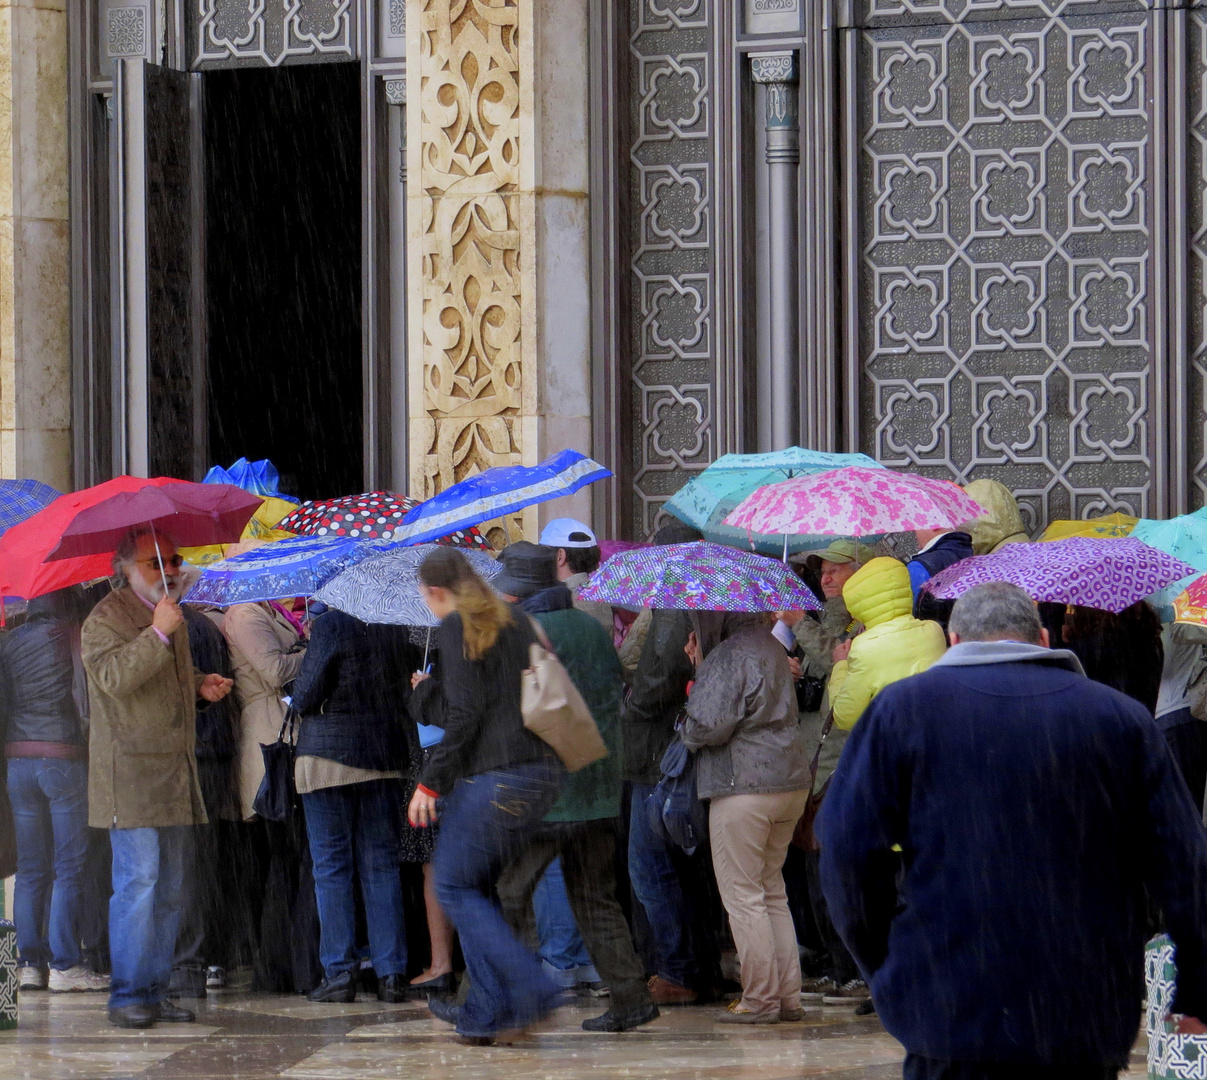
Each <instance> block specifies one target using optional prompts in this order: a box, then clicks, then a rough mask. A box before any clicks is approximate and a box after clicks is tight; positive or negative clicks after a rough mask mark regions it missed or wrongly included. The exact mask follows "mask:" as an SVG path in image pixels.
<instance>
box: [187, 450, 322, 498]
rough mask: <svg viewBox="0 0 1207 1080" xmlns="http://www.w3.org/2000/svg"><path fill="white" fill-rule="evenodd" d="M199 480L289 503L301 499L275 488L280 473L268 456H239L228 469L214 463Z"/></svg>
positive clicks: (278, 481) (279, 478) (279, 479)
mask: <svg viewBox="0 0 1207 1080" xmlns="http://www.w3.org/2000/svg"><path fill="white" fill-rule="evenodd" d="M201 482H202V483H203V484H234V486H235V487H237V488H242V489H243V490H244V491H250V492H251V493H252V494H253V495H261V496H263V497H264V498H266V499H269V498H271V499H284V500H285V501H286V502H291V503H296V502H300V501H301V500H300V499H296V498H294V497H293V496H292V495H284V494H282V493H281V492H280V491H278V490H277V485H278V484H279V483H280V482H281V475H280V473H278V472H277V467H276V466H275V465H274V464H273V463H272V462H271V461H269V460H268V458H261V459H260V460H259V461H248V460H247V458H245V457H241V458H240V459H239V460H238V461H236V462H235V463H234V464H233V465H232V466H231V467H230V468H229V469H224V468H223V467H222V466H221V465H215V466H214V467H213V468H212V469H210V471H209V472H207V473H206V474H205V479H204V480H202V481H201Z"/></svg>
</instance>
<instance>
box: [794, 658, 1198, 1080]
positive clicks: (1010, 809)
mask: <svg viewBox="0 0 1207 1080" xmlns="http://www.w3.org/2000/svg"><path fill="white" fill-rule="evenodd" d="M1020 648H1023V649H1025V647H1019V646H1010V645H1006V646H1004V647H1003V649H1002V652H1003V654H1007V655H1005V656H1004V658H1003V660H1002V661H1000V662H995V663H984V662H976V663H974V664H972V665H971V666H955V663H954V662H955V661H957V660H960V659H962V658H963V659H967V658H975V657H978V656H981V655H982V654H974V653H972V652H970V651H968V650H967V649H966V648H965V646H962V645H961V646H956V648H955V649H953V650H952V651H951V652H949V653H948V654H947V656H946V657H945V658H944V660H943V661H941V662H940V663H938V664H936V665H935V666H934V667H932V668H931V669H930V670H929V671H927V672H925V673H924V674H922V675H915V676H914V677H913V678H909V679H903V680H902V681H901V682H897V683H894V684H893V685H892V686H889V687H888V688H887V689H885V690H883V691H881V692H880V694H878V695H877V697H876V699H875V700H874V701H873V702H872V704H871V705H870V706H869V707H868V710H867V712H865V713H864V714H863V717H862V718H861V719H860V721H859V723H858V724H856V725H855V729H854V730H853V731H852V732H851V736H850V738H849V739H848V740H847V743H846V745H845V746H844V747H843V752H842V758H841V760H840V761H839V763H838V768H837V770H836V771H835V773H834V776H833V779H832V780H831V781H830V785H829V787H828V788H827V790H826V798H825V801H824V802H823V803H822V807H821V811H820V813H819V815H818V820H817V832H818V838H819V839H820V841H821V879H822V887H823V889H824V891H825V895H826V901H827V904H828V907H829V910H830V912H831V914H832V916H833V919H834V923H835V925H836V926H837V928H838V930H839V932H840V933H841V934H842V937H843V939H844V940H845V941H846V943H847V945H848V946H849V947H850V949H851V953H852V954H853V955H854V957H855V959H856V960H857V961H858V963H859V966H860V968H861V969H862V970H863V971H864V973H865V974H866V975H867V977H868V980H869V983H870V985H871V988H872V993H873V995H874V997H875V999H876V1007H877V1011H878V1013H879V1014H880V1018H881V1020H882V1021H883V1022H884V1026H885V1027H886V1028H887V1029H888V1031H889V1032H890V1034H892V1035H893V1036H895V1037H896V1038H897V1039H899V1040H900V1041H901V1042H902V1043H903V1044H904V1045H905V1048H906V1050H908V1051H910V1052H911V1053H914V1054H920V1055H922V1056H924V1057H932V1058H941V1059H944V1060H949V1061H967V1062H1008V1063H1014V1064H1016V1065H1018V1066H1027V1065H1046V1066H1049V1067H1053V1068H1056V1067H1061V1066H1065V1067H1071V1066H1078V1065H1080V1066H1099V1065H1113V1066H1119V1065H1123V1064H1125V1063H1126V1062H1127V1061H1128V1057H1129V1054H1130V1052H1131V1048H1132V1045H1133V1043H1134V1042H1135V1038H1136V1031H1137V1028H1138V1026H1139V1021H1140V1016H1141V1009H1140V998H1141V993H1142V989H1143V979H1142V972H1143V963H1144V943H1145V940H1146V938H1147V937H1148V933H1149V931H1148V903H1149V899H1150V898H1151V900H1152V901H1153V902H1155V903H1156V904H1157V906H1158V907H1159V908H1160V909H1161V911H1162V914H1163V915H1164V920H1165V925H1166V927H1167V928H1168V930H1169V933H1170V935H1171V936H1172V937H1173V939H1174V943H1175V944H1176V946H1177V964H1178V997H1177V999H1176V1000H1175V1001H1174V1003H1173V1004H1174V1011H1175V1012H1187V1013H1191V1014H1194V1015H1198V1016H1202V1015H1204V1014H1205V1012H1207V840H1205V839H1204V834H1203V826H1202V822H1201V821H1200V818H1199V811H1198V808H1197V807H1196V806H1194V805H1193V804H1192V802H1191V798H1190V794H1189V791H1188V789H1187V787H1186V784H1185V782H1184V781H1183V780H1182V778H1181V776H1180V775H1179V773H1178V769H1177V766H1176V765H1175V763H1174V760H1173V758H1172V756H1171V755H1170V752H1169V749H1168V748H1167V747H1166V745H1165V740H1164V738H1163V737H1162V735H1161V732H1160V731H1159V730H1158V728H1157V726H1156V724H1155V723H1154V722H1153V719H1152V717H1151V716H1149V715H1148V714H1147V713H1146V712H1145V710H1144V708H1143V707H1142V706H1141V705H1139V704H1138V703H1136V702H1135V701H1133V700H1131V699H1130V698H1127V697H1124V696H1123V695H1122V694H1119V693H1117V692H1116V691H1114V690H1111V689H1109V688H1107V687H1105V686H1101V685H1099V684H1097V683H1094V682H1092V681H1090V680H1088V679H1086V678H1085V677H1084V676H1082V675H1081V674H1079V673H1076V672H1075V671H1073V670H1070V669H1069V667H1068V666H1066V664H1067V663H1068V660H1067V658H1068V656H1069V654H1068V653H1047V652H1046V651H1041V650H1038V649H1035V650H1033V653H1032V656H1031V657H1030V658H1024V659H1019V651H1020ZM957 650H959V652H957ZM894 844H898V845H900V848H901V851H902V854H900V855H898V854H896V853H894V852H893V850H892V846H893V845H894ZM1018 1075H1020V1076H1024V1075H1026V1072H1025V1069H1023V1070H1020V1071H1019V1073H1018Z"/></svg>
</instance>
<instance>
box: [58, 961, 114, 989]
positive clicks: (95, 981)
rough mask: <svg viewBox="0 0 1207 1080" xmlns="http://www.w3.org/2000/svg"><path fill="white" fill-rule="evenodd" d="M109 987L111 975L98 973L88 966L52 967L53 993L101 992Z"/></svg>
mask: <svg viewBox="0 0 1207 1080" xmlns="http://www.w3.org/2000/svg"><path fill="white" fill-rule="evenodd" d="M108 989H109V976H108V975H98V974H97V973H96V972H95V971H89V970H88V969H87V968H86V967H80V966H78V965H77V966H76V967H72V968H68V969H67V970H66V971H56V970H55V969H54V968H51V969H50V992H51V993H52V994H74V993H100V992H101V991H102V990H108Z"/></svg>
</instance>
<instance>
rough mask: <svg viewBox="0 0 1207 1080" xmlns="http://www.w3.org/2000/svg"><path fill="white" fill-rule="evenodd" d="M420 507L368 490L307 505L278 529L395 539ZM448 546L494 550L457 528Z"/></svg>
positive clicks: (446, 541)
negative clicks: (403, 520) (395, 532)
mask: <svg viewBox="0 0 1207 1080" xmlns="http://www.w3.org/2000/svg"><path fill="white" fill-rule="evenodd" d="M418 505H420V504H419V500H418V499H410V498H408V497H407V496H405V495H399V494H396V493H395V492H393V491H366V492H364V493H363V494H361V495H346V496H344V497H343V498H339V499H316V500H313V501H311V502H304V503H302V505H301V506H299V507H298V508H297V509H296V510H295V511H293V513H292V514H289V515H288V516H287V517H285V518H283V519H282V520H281V521H280V522H279V523H278V524H277V528H278V529H281V530H282V531H284V532H291V533H296V534H297V535H299V536H347V537H351V538H352V539H354V540H361V539H364V540H392V539H393V538H394V531H395V530H396V529H398V528H399V527H400V526H401V525H402V519H403V518H404V517H405V516H406V515H407V513H408V512H409V511H411V510H413V509H414V508H415V507H416V506H418ZM436 543H438V544H444V545H445V546H446V547H461V548H470V549H472V550H476V551H490V552H493V551H494V548H493V547H492V546H491V544H490V541H488V540H487V539H486V537H484V536H483V535H482V534H481V533H480V532H478V530H477V529H475V528H468V529H457V530H455V531H453V532H451V533H449V534H448V535H447V536H442V537H440V539H439V540H437V541H436Z"/></svg>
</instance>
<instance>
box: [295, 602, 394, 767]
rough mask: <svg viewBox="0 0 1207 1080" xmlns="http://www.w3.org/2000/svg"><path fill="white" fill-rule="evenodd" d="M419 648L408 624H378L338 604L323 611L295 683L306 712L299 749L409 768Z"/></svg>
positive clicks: (298, 705)
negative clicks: (409, 705) (413, 681)
mask: <svg viewBox="0 0 1207 1080" xmlns="http://www.w3.org/2000/svg"><path fill="white" fill-rule="evenodd" d="M416 652H417V650H416V648H415V646H414V645H412V644H411V640H410V632H409V631H408V630H407V628H406V627H402V626H379V625H376V624H374V625H370V624H369V623H363V622H361V621H360V620H359V619H354V618H353V617H352V616H351V615H346V614H345V613H344V612H342V611H336V610H331V611H328V612H326V613H325V614H323V615H320V616H319V617H318V618H317V619H316V620H315V622H314V628H313V630H312V631H311V633H310V645H309V647H308V648H307V650H306V658H305V660H303V661H302V670H301V671H300V672H299V673H298V677H297V678H296V679H295V680H294V682H293V686H292V690H291V696H292V699H293V706H294V708H295V709H297V711H298V713H299V714H300V715H301V717H302V727H301V732H300V734H299V735H298V744H297V752H298V754H299V755H312V756H314V757H321V758H326V759H328V760H329V761H338V762H340V763H341V764H343V765H351V766H353V767H355V768H358V769H381V770H392V769H406V768H407V766H408V764H409V762H410V749H409V748H410V746H411V745H412V743H413V741H414V736H413V735H410V734H409V733H408V731H407V729H406V725H408V724H410V723H411V721H410V718H409V716H408V713H407V700H408V698H409V697H410V692H411V672H412V671H413V670H414V669H415V667H416V666H417V662H418V659H417V656H416Z"/></svg>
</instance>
